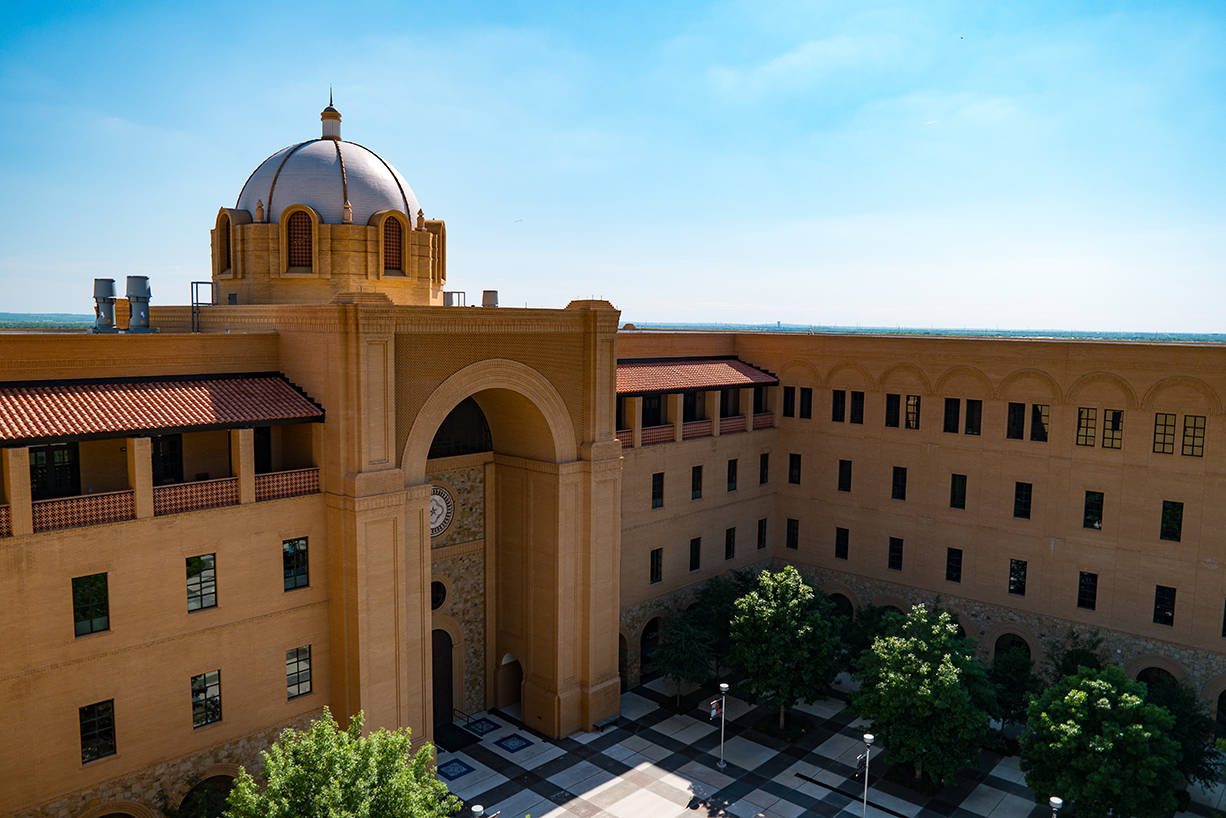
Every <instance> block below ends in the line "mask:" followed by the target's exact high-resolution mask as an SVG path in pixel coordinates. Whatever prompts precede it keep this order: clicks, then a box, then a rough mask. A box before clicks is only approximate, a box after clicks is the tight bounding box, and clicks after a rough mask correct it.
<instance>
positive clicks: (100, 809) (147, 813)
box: [79, 801, 159, 818]
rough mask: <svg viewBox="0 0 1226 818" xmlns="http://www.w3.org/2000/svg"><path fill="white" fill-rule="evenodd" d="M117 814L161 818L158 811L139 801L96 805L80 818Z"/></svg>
mask: <svg viewBox="0 0 1226 818" xmlns="http://www.w3.org/2000/svg"><path fill="white" fill-rule="evenodd" d="M116 812H117V813H120V814H121V815H131V816H132V818H159V815H158V813H157V812H156V811H154V810H153V809H151V808H149V807H147V806H145V805H144V804H142V803H140V802H139V801H107V802H105V803H102V804H96V805H95V806H92V807H90V808H89V809H87V810H86V811H85V812H83V813H81V815H80V816H79V818H101V816H103V815H110V814H112V813H116Z"/></svg>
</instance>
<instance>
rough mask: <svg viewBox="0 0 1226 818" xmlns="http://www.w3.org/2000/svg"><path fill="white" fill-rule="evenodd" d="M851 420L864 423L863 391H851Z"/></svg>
mask: <svg viewBox="0 0 1226 818" xmlns="http://www.w3.org/2000/svg"><path fill="white" fill-rule="evenodd" d="M851 422H852V423H864V393H863V392H852V393H851Z"/></svg>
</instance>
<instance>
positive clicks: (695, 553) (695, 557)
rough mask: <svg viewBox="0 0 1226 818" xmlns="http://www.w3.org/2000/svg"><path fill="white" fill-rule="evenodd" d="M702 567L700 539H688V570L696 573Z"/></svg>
mask: <svg viewBox="0 0 1226 818" xmlns="http://www.w3.org/2000/svg"><path fill="white" fill-rule="evenodd" d="M701 567H702V537H693V538H691V539H690V570H691V571H697V570H698V569H699V568H701Z"/></svg>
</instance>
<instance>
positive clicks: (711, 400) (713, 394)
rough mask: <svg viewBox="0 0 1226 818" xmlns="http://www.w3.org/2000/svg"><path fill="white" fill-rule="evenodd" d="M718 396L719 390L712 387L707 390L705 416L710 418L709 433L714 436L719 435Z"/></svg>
mask: <svg viewBox="0 0 1226 818" xmlns="http://www.w3.org/2000/svg"><path fill="white" fill-rule="evenodd" d="M719 397H720V391H719V390H718V389H712V390H711V391H709V392H707V398H706V400H707V417H709V418H711V434H712V435H713V436H714V437H719V410H720V405H719V402H720V401H719Z"/></svg>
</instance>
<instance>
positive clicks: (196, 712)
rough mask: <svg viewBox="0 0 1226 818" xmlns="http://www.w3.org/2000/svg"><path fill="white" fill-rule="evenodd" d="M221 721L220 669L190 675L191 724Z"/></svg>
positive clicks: (199, 725)
mask: <svg viewBox="0 0 1226 818" xmlns="http://www.w3.org/2000/svg"><path fill="white" fill-rule="evenodd" d="M215 721H221V671H220V670H211V671H209V672H208V673H201V674H200V675H199V676H193V677H192V726H193V727H203V726H204V725H206V724H212V723H213V722H215Z"/></svg>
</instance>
